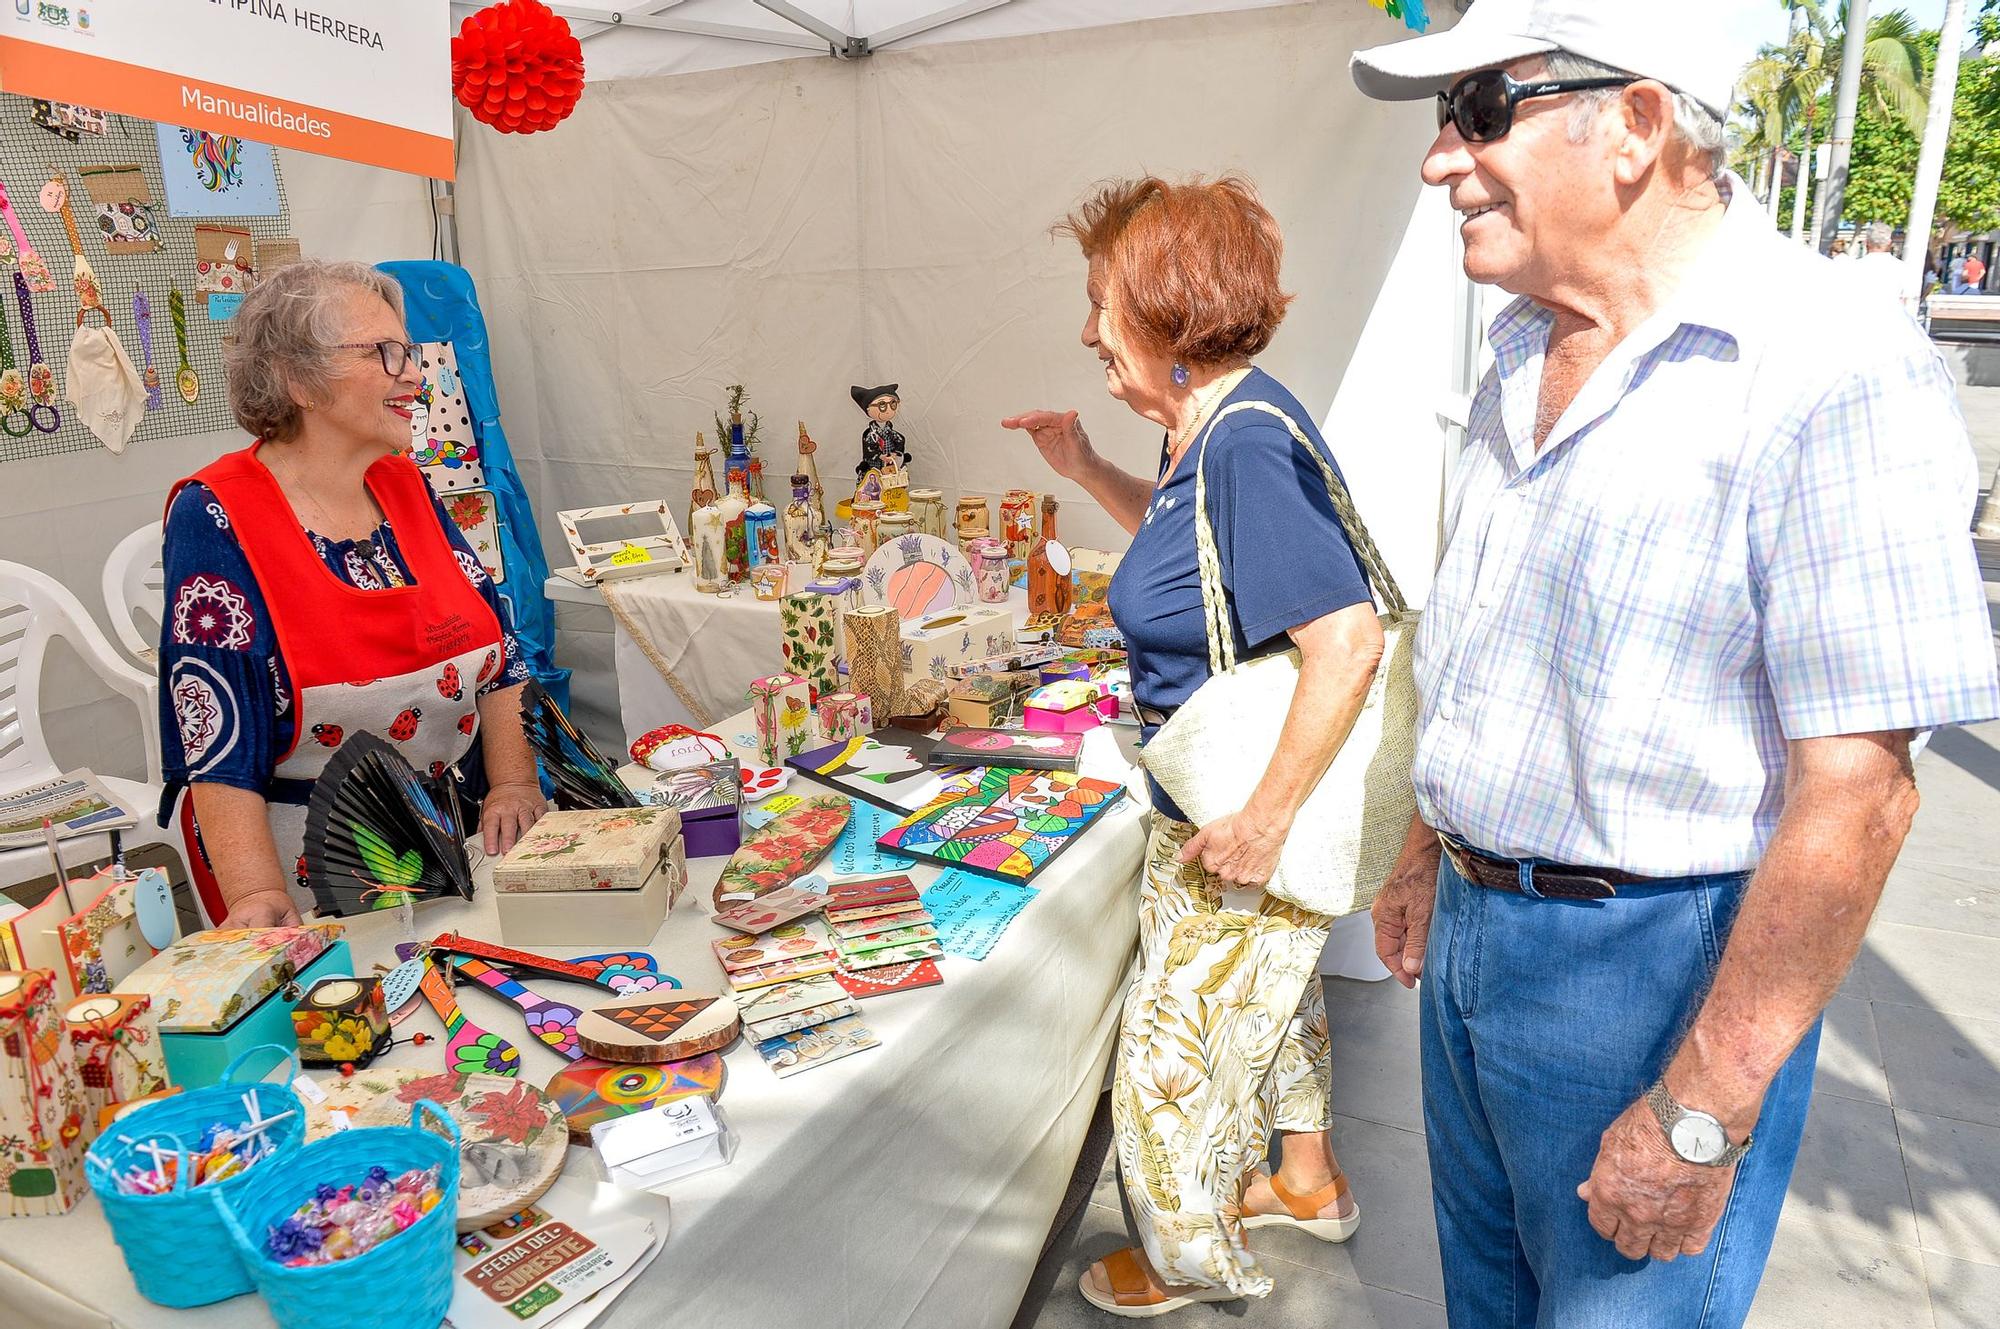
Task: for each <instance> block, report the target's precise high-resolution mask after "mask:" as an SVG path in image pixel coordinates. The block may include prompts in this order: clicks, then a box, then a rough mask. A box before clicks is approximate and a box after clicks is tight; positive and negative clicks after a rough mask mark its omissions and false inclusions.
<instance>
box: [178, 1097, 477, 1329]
mask: <svg viewBox="0 0 2000 1329" xmlns="http://www.w3.org/2000/svg"><path fill="white" fill-rule="evenodd" d="M459 1144H460V1135H459V1130H458V1126H457V1124H456V1123H455V1122H453V1121H452V1119H451V1118H450V1116H448V1115H447V1114H446V1113H445V1111H444V1109H442V1108H440V1107H439V1106H438V1105H437V1104H435V1103H433V1102H431V1101H430V1100H429V1099H424V1100H422V1101H420V1102H418V1103H417V1104H416V1106H415V1107H414V1108H412V1109H411V1112H410V1125H408V1126H361V1127H356V1128H355V1129H353V1130H346V1131H337V1132H335V1133H334V1134H332V1135H329V1136H326V1137H325V1138H323V1139H319V1140H314V1141H313V1142H312V1143H311V1144H308V1145H305V1146H304V1147H303V1148H300V1149H297V1150H295V1151H293V1152H291V1153H289V1154H287V1155H285V1156H284V1158H282V1159H278V1160H273V1161H272V1162H271V1163H268V1164H266V1165H264V1166H261V1167H258V1168H255V1169H253V1170H252V1171H251V1172H250V1173H249V1174H248V1175H247V1177H246V1181H245V1184H244V1185H243V1186H242V1188H241V1189H239V1190H236V1191H235V1192H234V1193H232V1194H231V1195H230V1196H229V1197H228V1199H227V1200H226V1201H225V1202H223V1203H221V1204H219V1205H218V1206H217V1209H218V1212H220V1213H221V1215H222V1218H223V1222H224V1224H225V1225H226V1226H227V1227H228V1229H229V1239H230V1242H231V1243H232V1249H233V1250H234V1251H235V1252H236V1255H237V1257H238V1258H239V1259H241V1260H242V1261H243V1263H244V1264H245V1265H246V1266H247V1267H248V1268H249V1270H250V1275H251V1277H252V1279H254V1280H255V1282H256V1284H257V1290H258V1292H260V1293H262V1294H263V1297H264V1301H265V1303H266V1304H267V1305H268V1306H269V1308H270V1311H271V1317H272V1318H273V1319H275V1320H276V1321H277V1322H278V1325H279V1329H415V1327H416V1326H431V1325H435V1324H438V1323H439V1322H440V1321H442V1320H443V1319H444V1314H445V1311H446V1310H447V1309H448V1308H449V1307H450V1305H451V1287H452V1269H451V1258H452V1252H453V1250H454V1249H455V1248H456V1242H457V1239H458V1174H459V1161H458V1150H459ZM412 1174H415V1175H414V1176H413V1175H412ZM364 1192H367V1194H364ZM350 1210H352V1211H353V1212H349V1211H350ZM336 1234H340V1235H336ZM329 1242H332V1243H335V1249H331V1250H329V1249H327V1245H328V1243H329Z"/></svg>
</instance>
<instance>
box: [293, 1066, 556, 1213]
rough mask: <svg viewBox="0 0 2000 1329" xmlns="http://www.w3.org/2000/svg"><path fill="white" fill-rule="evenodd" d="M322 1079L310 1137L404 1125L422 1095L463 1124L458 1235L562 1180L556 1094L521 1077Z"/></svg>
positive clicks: (405, 1073)
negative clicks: (342, 1121)
mask: <svg viewBox="0 0 2000 1329" xmlns="http://www.w3.org/2000/svg"><path fill="white" fill-rule="evenodd" d="M317 1082H318V1084H319V1085H320V1087H321V1089H323V1090H324V1091H325V1095H326V1101H325V1102H324V1103H315V1102H310V1101H307V1103H306V1138H307V1139H308V1140H317V1139H320V1138H321V1137H323V1136H327V1135H331V1134H333V1133H334V1132H335V1131H336V1130H341V1129H347V1128H351V1127H361V1126H407V1125H409V1124H410V1109H411V1107H412V1106H413V1105H414V1104H415V1103H416V1102H417V1100H419V1099H424V1098H428V1099H430V1100H431V1101H432V1102H434V1103H436V1104H437V1105H438V1106H439V1107H441V1108H443V1109H444V1110H445V1112H446V1113H447V1114H449V1115H450V1117H451V1119H452V1120H453V1121H455V1122H457V1123H458V1129H459V1131H460V1132H461V1134H462V1135H463V1136H464V1143H463V1145H462V1146H461V1147H460V1150H459V1173H458V1230H459V1231H460V1232H471V1231H473V1230H474V1229H475V1228H482V1227H485V1226H486V1225H487V1224H489V1223H497V1222H499V1221H500V1220H501V1219H503V1218H505V1217H507V1216H508V1215H509V1214H513V1213H517V1212H519V1211H520V1210H521V1209H523V1208H525V1207H526V1206H528V1205H530V1204H532V1203H534V1201H535V1200H536V1199H537V1198H538V1197H540V1195H541V1194H542V1192H543V1191H546V1190H547V1189H548V1188H549V1187H550V1186H553V1185H554V1184H555V1180H556V1178H557V1177H559V1176H561V1175H562V1170H563V1162H564V1160H565V1159H566V1158H567V1157H568V1153H569V1137H570V1128H569V1123H568V1121H567V1120H566V1119H565V1117H564V1115H563V1110H562V1108H561V1107H560V1106H559V1105H558V1104H557V1102H556V1100H555V1098H554V1097H552V1096H551V1095H549V1094H547V1093H545V1092H543V1091H542V1090H540V1089H537V1088H535V1086H533V1085H532V1084H529V1083H527V1082H526V1081H524V1080H519V1079H511V1078H509V1077H506V1076H501V1075H459V1074H454V1073H453V1072H450V1071H445V1072H442V1073H440V1072H436V1071H427V1070H424V1069H422V1068H419V1067H414V1066H399V1067H377V1068H373V1069H368V1070H359V1071H356V1072H355V1073H354V1074H353V1075H350V1076H330V1077H327V1078H325V1079H322V1080H318V1081H317ZM336 1116H339V1117H344V1118H345V1120H346V1122H347V1126H346V1127H342V1126H340V1125H339V1124H338V1123H337V1122H336V1121H335V1118H336Z"/></svg>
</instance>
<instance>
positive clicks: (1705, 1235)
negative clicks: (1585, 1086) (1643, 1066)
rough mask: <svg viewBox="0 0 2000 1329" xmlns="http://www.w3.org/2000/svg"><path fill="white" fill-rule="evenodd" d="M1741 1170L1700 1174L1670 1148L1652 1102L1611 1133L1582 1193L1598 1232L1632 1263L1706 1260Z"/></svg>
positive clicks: (1632, 1110)
mask: <svg viewBox="0 0 2000 1329" xmlns="http://www.w3.org/2000/svg"><path fill="white" fill-rule="evenodd" d="M1735 1182H1736V1167H1735V1165H1734V1164H1732V1165H1730V1166H1729V1167H1726V1168H1723V1167H1696V1166H1695V1165H1694V1164H1693V1163H1688V1162H1684V1161H1682V1159H1681V1158H1680V1156H1679V1155H1677V1154H1675V1153H1674V1151H1673V1148H1672V1147H1671V1146H1670V1145H1668V1143H1667V1137H1666V1133H1665V1132H1663V1131H1662V1130H1661V1129H1660V1121H1659V1118H1657V1117H1655V1116H1654V1115H1653V1110H1652V1109H1651V1108H1649V1107H1647V1106H1646V1104H1645V1103H1644V1102H1638V1103H1634V1104H1632V1106H1630V1107H1628V1108H1626V1109H1625V1111H1624V1112H1622V1113H1620V1114H1619V1116H1618V1120H1616V1121H1614V1122H1612V1123H1611V1125H1610V1126H1608V1127H1606V1128H1605V1131H1604V1136H1603V1138H1602V1141H1601V1142H1600V1143H1599V1145H1598V1148H1597V1165H1596V1166H1595V1167H1593V1168H1592V1169H1591V1170H1590V1177H1589V1179H1588V1180H1586V1181H1585V1182H1584V1183H1583V1184H1582V1185H1581V1186H1578V1187H1577V1188H1576V1193H1577V1195H1578V1196H1579V1197H1580V1198H1581V1199H1582V1200H1583V1201H1584V1203H1586V1204H1588V1205H1589V1206H1590V1225H1591V1227H1593V1228H1595V1229H1597V1235H1598V1236H1600V1237H1603V1238H1604V1239H1605V1240H1606V1241H1608V1242H1610V1243H1611V1244H1612V1245H1614V1246H1616V1247H1617V1248H1618V1253H1619V1254H1620V1255H1622V1256H1624V1257H1625V1258H1626V1259H1628V1260H1643V1259H1646V1258H1647V1257H1648V1256H1650V1257H1652V1258H1653V1259H1655V1260H1671V1259H1674V1258H1675V1257H1677V1256H1681V1255H1699V1254H1701V1253H1702V1251H1704V1250H1706V1249H1707V1247H1708V1239H1709V1236H1710V1235H1711V1234H1712V1233H1714V1231H1715V1225H1716V1223H1717V1222H1719V1221H1720V1220H1721V1218H1722V1209H1723V1206H1724V1205H1726V1204H1727V1203H1728V1202H1729V1188H1730V1187H1731V1186H1732V1185H1734V1184H1735Z"/></svg>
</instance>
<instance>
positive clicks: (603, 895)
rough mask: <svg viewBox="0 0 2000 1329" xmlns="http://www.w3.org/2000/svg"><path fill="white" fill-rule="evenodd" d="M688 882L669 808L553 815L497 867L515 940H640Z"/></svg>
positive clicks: (506, 924) (503, 929)
mask: <svg viewBox="0 0 2000 1329" xmlns="http://www.w3.org/2000/svg"><path fill="white" fill-rule="evenodd" d="M686 884H687V855H686V850H685V848H684V847H683V845H682V843H681V814H680V813H679V812H677V811H675V810H674V809H673V808H669V807H644V808H604V809H592V810H587V811H579V812H551V813H549V814H548V815H547V816H545V817H543V818H542V819H541V820H540V821H538V822H536V823H535V825H534V829H532V830H530V831H529V832H528V833H527V834H526V835H525V836H523V837H522V838H521V841H520V843H518V844H516V845H515V846H514V847H513V849H512V850H510V851H509V852H508V854H507V856H506V857H505V858H503V859H501V860H500V862H499V863H498V864H496V865H495V866H494V869H493V885H494V889H495V892H496V903H497V904H498V905H499V909H500V936H501V939H502V940H503V941H505V942H506V943H507V944H508V945H510V946H534V945H548V946H591V945H596V944H598V943H600V942H601V943H603V944H605V945H608V946H622V945H635V946H636V945H639V944H640V943H641V942H642V941H646V940H650V939H651V938H652V936H653V934H654V933H655V932H658V931H659V930H660V924H661V923H662V922H663V921H665V919H666V916H667V911H668V910H669V909H671V908H673V904H674V901H676V900H678V899H679V898H680V894H681V891H682V890H683V889H684V888H685V886H686Z"/></svg>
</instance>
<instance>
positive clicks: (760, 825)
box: [743, 808, 778, 831]
mask: <svg viewBox="0 0 2000 1329" xmlns="http://www.w3.org/2000/svg"><path fill="white" fill-rule="evenodd" d="M777 819H778V814H777V813H775V812H772V811H771V810H770V809H768V808H745V809H743V824H744V825H745V826H748V827H749V828H750V829H751V830H753V831H761V830H763V829H764V828H765V827H766V826H769V825H770V824H771V823H772V822H774V821H776V820H777Z"/></svg>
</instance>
